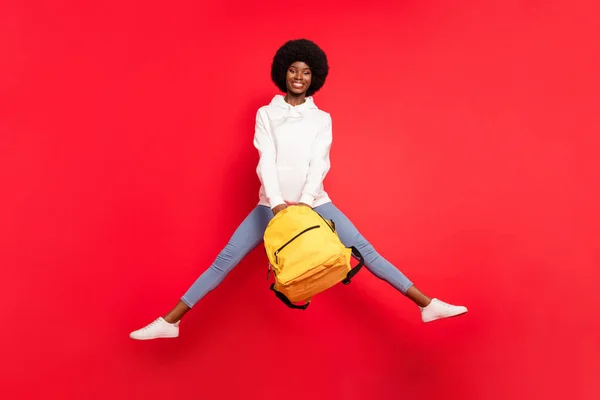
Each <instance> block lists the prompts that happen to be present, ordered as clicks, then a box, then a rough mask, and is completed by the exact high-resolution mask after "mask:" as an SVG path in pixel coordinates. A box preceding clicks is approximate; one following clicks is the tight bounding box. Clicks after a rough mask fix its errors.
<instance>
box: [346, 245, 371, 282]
mask: <svg viewBox="0 0 600 400" xmlns="http://www.w3.org/2000/svg"><path fill="white" fill-rule="evenodd" d="M350 248H351V249H352V255H353V256H354V257H355V258H356V259H357V260H358V265H357V266H356V267H354V268H352V269H351V270H350V271H349V272H348V274H347V275H346V279H344V280H343V281H342V283H343V284H344V285H347V284H349V283H350V280H351V279H352V277H354V275H356V274H357V273H358V271H360V269H361V268H362V267H363V266H364V265H365V258H364V257H363V255H362V254H360V251H358V249H357V248H356V247H354V246H352V247H350Z"/></svg>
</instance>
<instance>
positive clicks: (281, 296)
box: [270, 283, 310, 310]
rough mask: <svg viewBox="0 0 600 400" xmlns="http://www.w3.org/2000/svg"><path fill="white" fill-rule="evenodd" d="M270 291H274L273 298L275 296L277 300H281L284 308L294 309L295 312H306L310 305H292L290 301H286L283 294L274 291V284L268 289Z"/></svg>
mask: <svg viewBox="0 0 600 400" xmlns="http://www.w3.org/2000/svg"><path fill="white" fill-rule="evenodd" d="M270 289H271V290H272V291H274V292H275V296H277V298H278V299H279V300H281V301H282V302H283V303H284V304H285V305H286V306H288V307H289V308H294V309H296V310H306V309H307V308H308V306H309V304H310V303H308V302H307V303H305V304H303V305H301V306H299V305H296V304H294V303H292V302H291V301H290V299H288V298H287V297H286V295H285V294H283V293H281V292H279V291H277V290H275V284H274V283H272V284H271V288H270Z"/></svg>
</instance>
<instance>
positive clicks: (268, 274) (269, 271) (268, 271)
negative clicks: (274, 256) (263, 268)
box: [267, 263, 271, 280]
mask: <svg viewBox="0 0 600 400" xmlns="http://www.w3.org/2000/svg"><path fill="white" fill-rule="evenodd" d="M270 276H271V263H269V269H268V270H267V280H269V277H270Z"/></svg>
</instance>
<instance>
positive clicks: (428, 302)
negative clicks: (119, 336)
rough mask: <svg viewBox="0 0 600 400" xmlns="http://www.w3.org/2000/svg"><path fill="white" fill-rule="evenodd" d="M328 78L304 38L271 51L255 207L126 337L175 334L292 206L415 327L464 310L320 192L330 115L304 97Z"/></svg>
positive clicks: (321, 56) (323, 61)
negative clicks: (395, 294)
mask: <svg viewBox="0 0 600 400" xmlns="http://www.w3.org/2000/svg"><path fill="white" fill-rule="evenodd" d="M328 72H329V65H328V61H327V57H326V55H325V53H324V52H323V51H322V50H321V49H320V48H319V47H318V46H317V45H316V44H315V43H313V42H311V41H309V40H305V39H300V40H291V41H289V42H287V43H285V44H284V45H283V46H282V47H281V48H279V50H278V51H277V52H276V54H275V57H274V59H273V64H272V68H271V78H272V80H273V82H274V83H275V85H276V86H277V88H279V90H281V91H282V92H283V93H286V95H285V96H283V95H276V96H275V97H274V98H273V100H272V101H271V103H270V104H268V105H266V106H263V107H261V108H260V109H259V110H258V112H257V115H256V126H255V135H254V146H255V147H256V148H257V150H258V153H259V156H260V158H259V162H258V167H257V169H256V172H257V174H258V177H259V179H260V182H261V187H260V191H259V202H258V204H257V206H256V207H255V208H254V210H252V212H250V214H249V215H248V216H247V217H246V218H245V219H244V221H242V223H241V224H240V225H239V227H238V228H237V229H236V231H235V232H234V233H233V235H232V237H231V238H230V240H229V242H228V243H227V245H226V246H225V248H223V249H222V251H221V252H220V253H219V254H218V255H217V257H216V259H215V261H214V263H213V264H212V265H211V266H210V268H208V269H207V270H206V271H205V272H204V273H203V274H202V275H200V277H199V278H198V279H197V280H196V281H195V282H194V283H193V284H192V286H191V287H190V288H189V289H188V290H187V292H186V293H185V294H184V295H183V297H182V298H181V299H180V301H179V302H178V303H177V304H176V305H175V307H174V308H173V309H172V310H171V311H169V312H168V313H167V314H166V315H164V316H163V317H159V318H157V319H156V320H155V321H154V322H152V323H150V324H149V325H147V326H145V327H143V328H141V329H139V330H136V331H134V332H132V333H131V334H130V337H131V338H132V339H136V340H148V339H157V338H174V337H177V336H179V322H180V320H181V318H182V317H183V316H184V314H185V313H187V312H188V311H189V310H190V309H191V308H192V307H193V306H194V305H195V304H196V303H197V302H198V301H199V300H200V299H202V297H204V296H205V295H206V294H207V293H208V292H209V291H211V290H213V289H215V288H216V287H217V285H219V284H220V283H221V282H222V281H223V279H224V278H225V276H226V275H227V274H228V273H229V272H230V271H231V270H232V269H233V268H234V267H235V266H236V265H237V264H238V263H239V262H240V261H241V260H242V259H243V258H244V257H245V256H246V255H247V254H248V253H249V252H250V251H252V250H253V249H254V248H255V247H257V246H258V245H259V244H260V243H261V242H262V240H263V234H264V232H265V229H266V227H267V225H268V223H269V221H270V220H271V218H273V216H274V215H275V214H277V213H278V212H279V211H281V210H283V209H284V208H286V207H287V206H288V205H292V204H293V205H298V204H299V205H302V206H306V207H312V208H313V209H314V210H315V211H316V212H318V213H319V214H321V215H322V216H323V217H324V218H326V219H329V220H334V221H335V223H336V228H337V232H338V235H339V237H340V240H341V241H342V242H343V243H344V245H346V246H355V247H356V248H357V249H358V250H359V251H360V253H361V254H362V255H363V257H364V259H365V267H366V268H367V269H368V270H369V271H371V272H372V273H373V274H375V275H376V276H377V277H379V278H380V279H382V280H384V281H386V282H388V283H389V284H391V285H392V286H393V287H394V288H396V289H397V290H398V291H400V292H401V293H402V294H403V295H405V296H406V297H407V298H409V299H410V300H412V301H413V302H414V303H415V304H416V305H417V306H418V307H419V309H420V311H421V319H422V321H423V322H430V321H433V320H436V319H440V318H448V317H454V316H457V315H460V314H464V313H466V312H467V308H466V307H464V306H454V305H450V304H448V303H445V302H443V301H440V300H438V299H435V298H434V299H430V298H429V297H427V296H426V295H424V294H423V293H421V292H420V291H419V290H418V289H417V288H416V287H415V285H413V283H412V282H411V281H410V280H409V279H408V278H407V277H406V276H405V275H404V274H403V273H402V272H400V271H399V270H398V269H397V268H396V267H394V266H393V265H392V264H390V263H389V262H388V260H386V259H385V258H383V257H382V256H381V255H379V254H378V253H377V251H376V250H375V249H374V248H373V246H372V245H371V244H370V243H369V242H368V241H367V240H366V239H365V238H364V237H363V236H362V235H361V234H360V232H359V231H358V230H357V229H356V227H355V226H354V225H353V223H352V222H351V221H350V220H349V219H348V218H347V217H346V216H345V215H344V214H343V213H342V212H341V211H340V210H339V209H338V208H337V207H336V206H335V205H334V204H333V203H332V201H331V200H330V198H329V195H328V194H327V192H326V191H325V190H324V188H323V179H324V178H325V175H326V174H327V172H328V171H329V168H330V162H329V150H330V147H331V143H332V124H331V116H330V115H329V114H328V113H327V112H325V111H322V110H320V109H319V108H318V107H317V106H316V104H315V102H314V100H313V97H312V95H313V94H314V93H316V92H317V91H318V90H319V89H321V87H323V84H324V83H325V79H326V77H327V74H328Z"/></svg>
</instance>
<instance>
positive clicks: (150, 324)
mask: <svg viewBox="0 0 600 400" xmlns="http://www.w3.org/2000/svg"><path fill="white" fill-rule="evenodd" d="M159 323H160V318H157V319H155V320H154V321H152V322H151V323H149V324H148V325H146V326H145V327H143V328H142V329H141V330H142V331H147V330H148V329H150V328H152V327H154V326H156V325H158V324H159Z"/></svg>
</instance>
